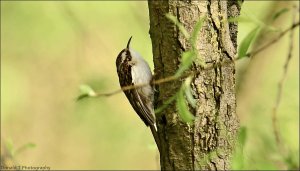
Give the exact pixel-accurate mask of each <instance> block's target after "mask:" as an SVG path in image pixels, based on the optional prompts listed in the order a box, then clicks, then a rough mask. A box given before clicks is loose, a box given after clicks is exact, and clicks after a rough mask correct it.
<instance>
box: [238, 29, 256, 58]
mask: <svg viewBox="0 0 300 171" xmlns="http://www.w3.org/2000/svg"><path fill="white" fill-rule="evenodd" d="M258 31H259V27H256V28H255V29H253V30H252V31H251V32H250V33H249V34H248V35H247V36H246V37H245V38H244V39H243V41H242V42H241V44H240V45H239V52H238V59H241V58H243V57H245V56H246V54H247V51H248V49H249V47H250V45H251V43H252V42H253V40H254V39H255V37H256V34H257V33H258Z"/></svg>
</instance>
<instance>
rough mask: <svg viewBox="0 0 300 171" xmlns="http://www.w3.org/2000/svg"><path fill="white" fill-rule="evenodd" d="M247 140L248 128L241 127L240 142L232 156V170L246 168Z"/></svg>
mask: <svg viewBox="0 0 300 171" xmlns="http://www.w3.org/2000/svg"><path fill="white" fill-rule="evenodd" d="M246 138H247V130H246V127H241V128H240V130H239V133H238V142H237V146H236V149H235V152H234V154H233V156H232V161H231V169H232V170H240V169H243V168H244V154H243V150H244V146H245V143H246Z"/></svg>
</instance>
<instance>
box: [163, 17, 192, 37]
mask: <svg viewBox="0 0 300 171" xmlns="http://www.w3.org/2000/svg"><path fill="white" fill-rule="evenodd" d="M166 17H167V18H168V19H169V20H171V21H172V22H173V23H174V24H175V25H176V26H177V27H178V29H179V30H180V32H181V33H182V34H183V36H184V37H185V38H186V39H189V37H190V35H189V33H188V32H187V30H186V29H185V28H184V26H183V25H182V24H181V23H180V22H179V21H178V20H177V18H176V17H175V16H173V15H172V14H166Z"/></svg>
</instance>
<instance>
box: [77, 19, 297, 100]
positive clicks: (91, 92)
mask: <svg viewBox="0 0 300 171" xmlns="http://www.w3.org/2000/svg"><path fill="white" fill-rule="evenodd" d="M299 25H300V23H299V22H297V23H295V24H293V25H291V26H290V27H289V28H288V29H286V30H284V31H283V32H282V33H281V34H280V35H279V36H278V37H276V38H275V39H273V40H272V41H270V42H268V43H267V44H266V45H264V46H262V47H260V48H258V49H256V50H253V51H251V52H249V53H246V56H247V57H253V56H255V55H257V54H258V53H260V52H261V51H263V50H264V49H266V48H268V47H269V46H271V45H272V44H274V43H276V42H278V41H279V40H280V39H281V38H282V37H283V36H284V35H285V34H287V33H288V32H289V31H291V30H293V29H295V28H296V27H298V26H299ZM240 59H241V58H236V59H235V61H238V60H240ZM230 63H232V61H230V60H224V61H223V62H220V63H214V64H210V65H209V64H207V65H206V67H204V68H203V69H202V71H203V70H210V69H214V68H217V67H220V66H224V65H228V64H230ZM193 73H194V74H197V72H190V73H188V74H183V75H181V76H180V77H178V76H175V75H173V76H169V77H165V78H161V79H157V80H153V81H152V82H151V83H150V84H152V85H156V84H163V83H166V82H171V81H175V80H178V79H180V78H186V77H188V76H191V75H192V74H193ZM146 85H148V83H145V84H139V85H129V86H124V87H121V88H120V89H117V90H115V91H112V92H108V93H96V92H95V91H94V90H93V89H92V88H91V87H90V88H87V87H89V86H88V85H84V86H85V87H86V88H84V90H82V89H81V95H80V96H78V97H77V100H81V99H84V98H86V97H109V96H112V95H115V94H118V93H121V92H123V91H126V90H132V89H136V88H140V87H143V86H146Z"/></svg>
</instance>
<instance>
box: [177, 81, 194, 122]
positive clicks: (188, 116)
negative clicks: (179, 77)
mask: <svg viewBox="0 0 300 171" xmlns="http://www.w3.org/2000/svg"><path fill="white" fill-rule="evenodd" d="M176 108H177V110H178V113H179V116H180V118H181V119H182V121H184V122H186V123H192V122H193V120H194V118H195V117H194V115H193V114H192V113H191V112H190V111H189V107H188V105H187V103H186V101H185V98H184V86H182V87H181V89H180V90H179V92H178V93H177V101H176Z"/></svg>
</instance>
